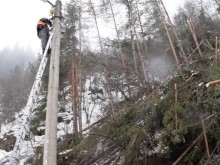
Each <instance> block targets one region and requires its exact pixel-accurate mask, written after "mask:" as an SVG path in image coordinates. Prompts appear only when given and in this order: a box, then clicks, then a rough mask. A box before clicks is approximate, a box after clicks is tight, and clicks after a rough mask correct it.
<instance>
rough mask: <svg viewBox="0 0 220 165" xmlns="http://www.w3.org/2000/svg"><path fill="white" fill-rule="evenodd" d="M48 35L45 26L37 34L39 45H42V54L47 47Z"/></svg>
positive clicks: (47, 29)
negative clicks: (39, 40)
mask: <svg viewBox="0 0 220 165" xmlns="http://www.w3.org/2000/svg"><path fill="white" fill-rule="evenodd" d="M49 35H50V34H49V28H48V27H47V26H45V27H43V28H42V29H41V30H40V31H39V33H38V37H39V38H40V39H41V45H42V50H43V52H44V50H45V48H46V46H47V41H48V39H49Z"/></svg>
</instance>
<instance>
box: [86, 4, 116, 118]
mask: <svg viewBox="0 0 220 165" xmlns="http://www.w3.org/2000/svg"><path fill="white" fill-rule="evenodd" d="M89 2H90V5H91V8H92V12H93V16H94V19H95V24H96V29H97V33H98V37H99V45H100V49H101V54H102V57H103V58H104V63H105V66H104V68H105V69H104V74H105V78H106V85H107V93H108V97H109V103H110V107H111V113H112V115H114V114H115V111H114V106H113V98H112V94H111V91H110V85H109V71H108V69H107V67H108V63H107V59H106V57H105V54H104V49H103V47H102V41H101V36H100V32H99V26H98V23H97V18H96V13H95V9H94V7H93V4H92V0H89Z"/></svg>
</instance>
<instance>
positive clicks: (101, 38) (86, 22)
mask: <svg viewBox="0 0 220 165" xmlns="http://www.w3.org/2000/svg"><path fill="white" fill-rule="evenodd" d="M119 9H121V10H119ZM218 11H219V6H218V4H217V3H216V1H213V2H209V1H208V2H207V1H198V2H194V1H193V2H191V1H187V2H186V3H185V5H184V6H183V7H182V8H180V9H179V10H178V12H177V13H176V15H175V16H174V17H173V18H170V17H169V15H168V13H167V11H166V7H165V6H164V4H163V1H162V0H155V1H153V0H149V1H148V0H147V1H145V0H143V1H142V0H139V1H136V0H123V1H110V0H105V1H96V2H93V1H92V0H89V1H70V2H69V3H68V4H67V5H66V6H65V13H63V16H64V18H65V19H63V22H62V28H63V30H64V34H63V35H62V40H61V56H60V73H59V92H58V100H59V101H58V103H57V104H58V124H57V130H58V132H57V164H59V165H97V164H98V165H110V164H112V165H142V164H143V165H160V164H163V165H166V164H167V165H169V164H173V165H176V164H181V165H182V164H210V165H211V164H213V165H215V164H220V146H219V139H220V118H219V110H220V90H219V84H220V69H219V63H220V61H219V59H220V51H219V38H220V33H219V29H220V24H219V23H220V17H219V13H218ZM122 16H123V17H122ZM122 18H123V19H122ZM100 27H101V28H100ZM103 28H104V29H103ZM100 29H101V30H100ZM103 30H106V31H108V33H109V34H110V35H109V36H107V37H105V35H104V33H102V32H103ZM34 72H36V66H34V67H29V71H27V75H29V76H27V77H26V79H24V80H20V82H19V81H17V82H19V83H17V85H14V86H13V87H14V88H10V89H11V91H16V90H18V91H19V90H20V91H21V89H23V88H24V87H23V86H22V85H21V88H16V87H17V86H19V84H22V83H24V82H27V81H28V80H33V77H31V74H30V73H33V74H34ZM48 74H49V71H48V66H47V69H46V72H45V74H44V77H43V81H44V82H43V86H42V89H41V95H40V96H39V97H38V102H37V104H36V106H35V109H34V110H33V114H32V117H31V121H30V131H28V135H26V137H25V144H24V150H22V152H21V153H20V155H21V160H19V161H20V164H37V165H38V164H39V165H41V164H42V161H43V160H42V159H43V142H44V134H45V119H46V111H47V104H46V103H47V94H48V93H47V88H48V85H47V84H48ZM24 75H26V73H24ZM7 80H8V81H7V82H14V81H13V80H14V79H10V78H9V79H7ZM2 82H5V80H4V79H2ZM7 84H9V83H5V85H2V86H0V87H1V88H2V89H4V91H7V90H5V87H7ZM1 88H0V89H1ZM7 89H8V91H9V88H7ZM14 89H16V90H14ZM25 90H26V92H27V91H29V90H30V87H29V86H27V88H25ZM5 93H7V92H5ZM5 93H2V94H1V97H0V99H1V102H2V103H1V108H2V109H3V110H4V111H2V112H3V113H4V116H7V115H8V117H7V118H3V119H2V127H1V134H0V135H1V136H0V144H1V145H0V153H1V154H0V159H1V161H0V162H2V163H6V162H7V161H8V160H9V158H10V156H11V152H12V149H13V146H14V143H15V140H16V137H17V131H18V130H19V129H18V128H19V127H20V126H21V125H20V123H21V121H22V117H23V111H22V107H23V106H22V105H23V102H24V100H25V99H26V98H23V97H22V96H23V95H16V97H14V98H15V101H13V100H14V99H11V100H10V101H7V100H8V99H5V98H6V97H5V96H7V98H12V96H14V95H11V96H10V95H6V94H5ZM9 93H10V92H9ZM14 93H16V94H17V93H19V92H14ZM21 97H22V98H23V102H22V103H21V102H19V101H20V98H21ZM9 105H10V106H9ZM18 105H19V106H18ZM17 107H19V108H20V109H21V110H20V109H19V110H20V111H18V110H17V109H16V108H17ZM15 109H16V110H17V111H15ZM7 110H8V111H7ZM6 112H8V113H6ZM9 115H10V116H9ZM5 119H6V120H5Z"/></svg>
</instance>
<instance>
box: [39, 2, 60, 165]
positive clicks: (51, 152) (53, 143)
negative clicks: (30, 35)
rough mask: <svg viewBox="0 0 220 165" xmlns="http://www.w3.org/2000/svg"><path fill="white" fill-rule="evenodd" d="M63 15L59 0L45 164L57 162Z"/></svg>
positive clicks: (49, 85)
mask: <svg viewBox="0 0 220 165" xmlns="http://www.w3.org/2000/svg"><path fill="white" fill-rule="evenodd" d="M61 17H62V16H61V1H59V0H57V1H56V4H55V14H54V26H53V40H52V52H51V57H50V71H49V83H48V96H47V113H46V130H45V141H44V156H43V165H56V164H57V112H58V110H57V106H58V87H59V56H60V35H61Z"/></svg>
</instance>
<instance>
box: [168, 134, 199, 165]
mask: <svg viewBox="0 0 220 165" xmlns="http://www.w3.org/2000/svg"><path fill="white" fill-rule="evenodd" d="M202 135H203V133H201V134H200V135H199V136H198V137H197V138H196V139H195V140H194V141H193V142H192V144H191V145H190V146H189V147H188V148H187V149H186V150H185V151H184V152H183V153H182V155H180V157H179V158H178V159H177V160H176V161H175V162H173V164H172V165H177V164H178V163H179V162H180V161H181V160H182V159H183V158H184V156H185V155H186V154H187V153H188V152H189V151H190V150H191V149H192V147H193V146H194V145H195V144H196V143H198V142H199V141H200V140H201V138H202Z"/></svg>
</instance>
